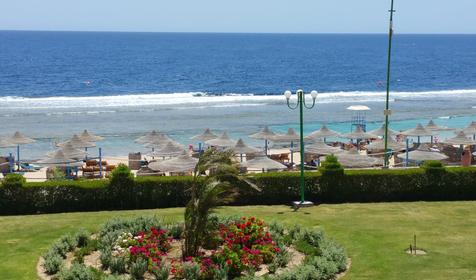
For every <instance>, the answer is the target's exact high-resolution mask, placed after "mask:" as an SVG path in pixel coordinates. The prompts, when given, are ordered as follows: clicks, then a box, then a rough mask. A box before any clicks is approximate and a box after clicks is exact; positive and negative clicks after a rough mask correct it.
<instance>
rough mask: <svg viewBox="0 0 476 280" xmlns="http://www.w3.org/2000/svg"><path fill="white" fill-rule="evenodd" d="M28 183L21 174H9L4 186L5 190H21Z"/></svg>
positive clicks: (4, 180)
mask: <svg viewBox="0 0 476 280" xmlns="http://www.w3.org/2000/svg"><path fill="white" fill-rule="evenodd" d="M25 183H26V179H25V177H23V175H21V174H15V173H12V174H7V176H5V178H3V181H2V186H3V187H4V188H9V189H19V188H21V187H23V186H24V185H25Z"/></svg>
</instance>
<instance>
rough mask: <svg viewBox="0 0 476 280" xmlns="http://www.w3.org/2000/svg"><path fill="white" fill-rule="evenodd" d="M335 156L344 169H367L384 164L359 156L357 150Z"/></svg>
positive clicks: (365, 156) (371, 158) (377, 160)
mask: <svg viewBox="0 0 476 280" xmlns="http://www.w3.org/2000/svg"><path fill="white" fill-rule="evenodd" d="M335 156H336V157H337V159H338V160H339V162H340V163H341V164H342V166H344V167H351V168H365V167H372V166H376V165H382V164H383V162H382V161H381V160H379V159H377V158H373V157H369V156H367V155H361V154H359V152H358V151H357V149H351V150H350V151H348V152H344V153H337V154H335Z"/></svg>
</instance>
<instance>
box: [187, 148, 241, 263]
mask: <svg viewBox="0 0 476 280" xmlns="http://www.w3.org/2000/svg"><path fill="white" fill-rule="evenodd" d="M207 173H208V174H207ZM241 180H242V178H240V177H239V169H238V166H237V163H236V161H235V160H234V158H233V153H232V152H231V151H228V152H223V151H218V150H215V149H209V150H207V151H206V152H205V153H203V155H201V156H200V159H199V161H198V164H197V166H196V167H195V171H194V174H193V182H192V186H191V188H190V192H191V199H190V201H189V202H188V203H187V207H186V209H185V230H184V239H185V242H184V247H183V254H182V255H183V257H184V258H185V257H190V256H191V257H195V256H197V255H198V251H199V249H200V247H201V246H202V245H203V242H204V238H205V235H206V232H207V224H208V218H209V216H210V214H211V213H212V211H213V209H214V208H216V207H217V206H218V205H222V204H227V203H230V202H231V201H233V199H234V198H235V197H236V195H237V194H238V193H237V190H236V188H235V187H234V186H233V185H234V184H235V183H237V182H238V181H241Z"/></svg>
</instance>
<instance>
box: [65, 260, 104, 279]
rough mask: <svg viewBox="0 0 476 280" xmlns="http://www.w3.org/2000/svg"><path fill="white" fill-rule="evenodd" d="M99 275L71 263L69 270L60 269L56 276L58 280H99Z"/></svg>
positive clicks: (82, 265) (96, 272)
mask: <svg viewBox="0 0 476 280" xmlns="http://www.w3.org/2000/svg"><path fill="white" fill-rule="evenodd" d="M99 275H100V273H98V271H94V270H93V269H91V268H89V267H87V266H85V265H84V264H79V263H73V264H72V265H71V267H70V268H69V269H66V268H65V269H62V270H61V271H60V273H59V275H58V278H59V280H99V277H100V276H99Z"/></svg>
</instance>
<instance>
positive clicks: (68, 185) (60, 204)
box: [0, 167, 476, 215]
mask: <svg viewBox="0 0 476 280" xmlns="http://www.w3.org/2000/svg"><path fill="white" fill-rule="evenodd" d="M443 170H444V172H440V173H436V174H437V176H435V174H434V173H431V172H427V171H426V170H425V169H424V168H413V169H403V170H392V169H388V170H382V169H375V170H345V172H344V175H343V176H325V175H321V174H320V172H306V173H305V176H306V180H305V192H306V199H308V200H311V201H314V202H317V203H343V202H386V201H421V200H425V201H435V200H437V201H438V200H440V201H451V200H475V199H476V168H474V167H452V168H444V169H443ZM116 179H117V178H116ZM248 179H249V181H252V182H253V183H254V184H256V186H258V187H259V188H260V191H257V190H256V189H253V188H250V187H249V186H247V185H244V184H241V183H237V184H236V187H237V188H238V189H239V197H237V199H235V201H234V202H233V203H231V204H232V205H263V204H264V205H275V204H287V203H289V202H290V201H293V200H296V198H298V197H299V174H298V173H296V172H276V173H262V174H254V175H249V176H248ZM191 182H192V177H190V176H174V177H139V178H136V179H135V181H134V186H133V187H130V188H129V191H128V192H125V193H124V195H123V196H121V195H119V193H116V194H115V196H114V198H113V196H112V195H111V188H109V187H108V186H109V180H90V181H55V182H41V183H26V184H25V185H24V186H23V187H19V188H13V189H12V188H10V187H9V188H5V187H4V186H3V185H2V187H0V214H1V215H12V214H34V213H55V212H73V211H99V210H113V209H151V208H166V207H181V206H184V204H185V202H186V201H188V200H189V198H190V196H189V195H190V193H189V192H187V189H189V186H190V184H191Z"/></svg>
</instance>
